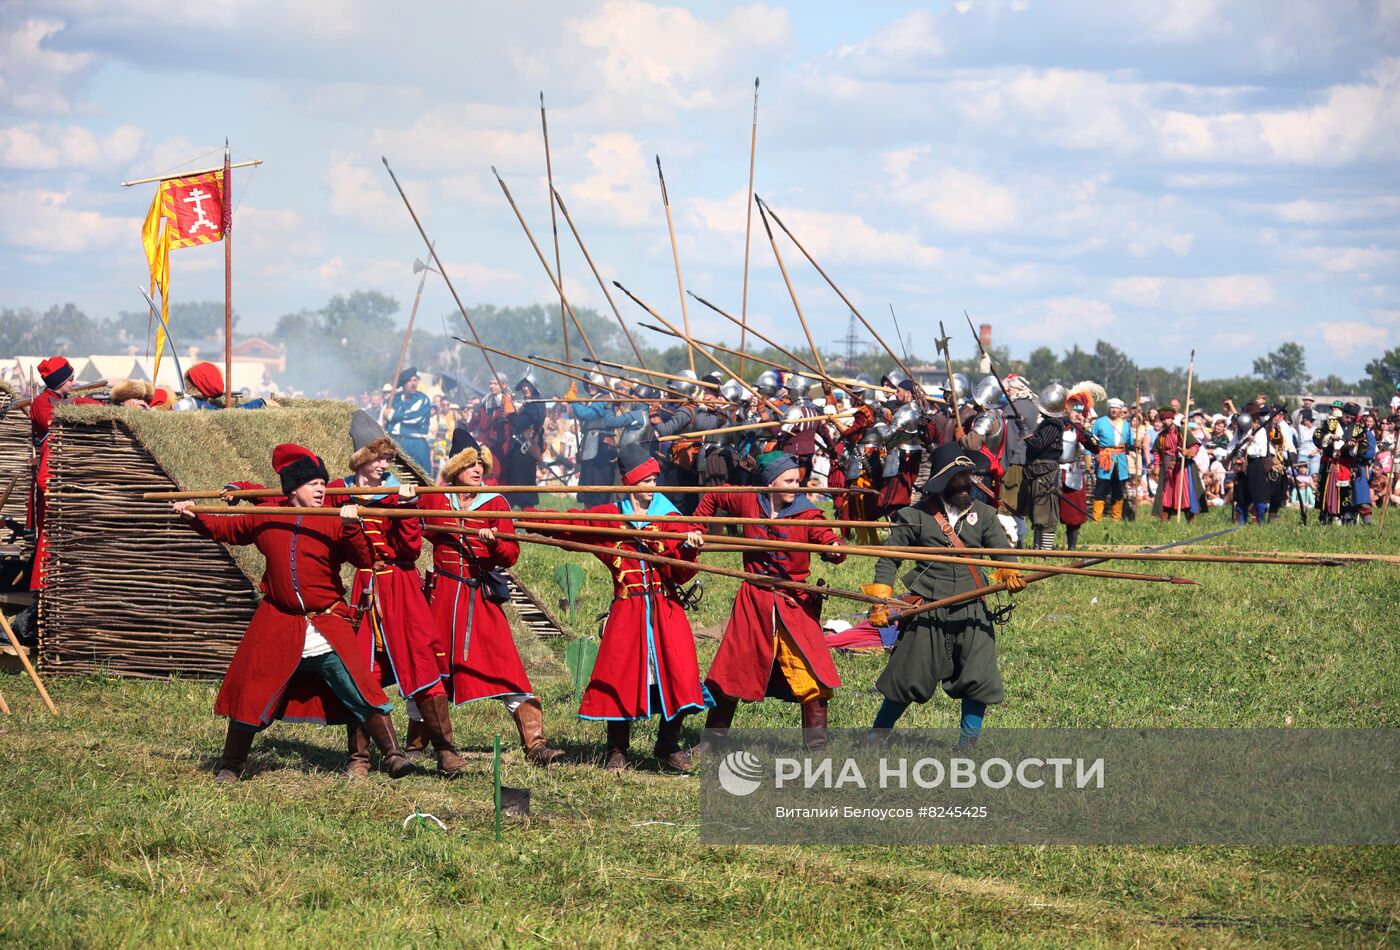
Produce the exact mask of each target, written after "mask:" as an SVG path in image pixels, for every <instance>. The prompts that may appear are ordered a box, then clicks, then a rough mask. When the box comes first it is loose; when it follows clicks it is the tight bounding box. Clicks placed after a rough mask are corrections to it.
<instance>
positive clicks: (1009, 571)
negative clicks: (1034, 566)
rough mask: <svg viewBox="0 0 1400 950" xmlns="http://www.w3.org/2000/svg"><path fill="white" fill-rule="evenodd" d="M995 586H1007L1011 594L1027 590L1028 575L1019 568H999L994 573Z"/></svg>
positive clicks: (993, 581)
mask: <svg viewBox="0 0 1400 950" xmlns="http://www.w3.org/2000/svg"><path fill="white" fill-rule="evenodd" d="M992 583H993V584H1005V585H1006V589H1007V590H1009V591H1011V593H1013V594H1014V593H1016V592H1017V591H1022V590H1025V589H1026V575H1025V573H1024V572H1022V571H1021V570H1020V569H1018V568H1014V567H999V568H997V569H996V570H995V571H992Z"/></svg>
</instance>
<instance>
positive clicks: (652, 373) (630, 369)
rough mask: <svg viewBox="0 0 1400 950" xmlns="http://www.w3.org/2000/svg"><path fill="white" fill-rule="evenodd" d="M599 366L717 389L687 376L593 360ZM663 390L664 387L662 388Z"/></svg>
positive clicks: (715, 384)
mask: <svg viewBox="0 0 1400 950" xmlns="http://www.w3.org/2000/svg"><path fill="white" fill-rule="evenodd" d="M593 362H594V363H597V364H598V365H599V366H606V367H608V368H609V369H625V370H627V371H628V372H631V373H644V374H646V375H647V376H654V377H656V378H657V379H670V380H674V381H676V382H686V383H692V384H694V385H697V386H703V387H704V388H705V389H719V384H718V383H711V382H706V381H705V380H703V379H690V378H689V377H687V376H677V375H676V374H675V373H663V372H662V371H661V370H659V369H643V368H641V367H640V366H628V365H627V364H626V363H614V362H613V361H612V360H593ZM662 388H663V389H664V388H665V387H664V386H663V387H662Z"/></svg>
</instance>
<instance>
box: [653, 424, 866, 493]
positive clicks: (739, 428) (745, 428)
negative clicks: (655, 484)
mask: <svg viewBox="0 0 1400 950" xmlns="http://www.w3.org/2000/svg"><path fill="white" fill-rule="evenodd" d="M855 414H856V411H855V410H854V409H851V410H848V411H846V412H838V413H835V414H833V415H830V416H825V415H823V416H803V417H802V418H801V419H772V420H770V421H768V422H745V423H743V424H742V425H736V426H721V427H719V428H718V429H701V430H700V431H698V432H682V433H680V434H679V435H663V436H662V437H661V438H659V439H657V440H656V441H658V442H678V441H680V440H682V439H697V438H699V437H701V436H705V435H720V434H722V433H725V432H749V431H752V430H753V429H771V428H773V427H774V426H785V425H788V426H790V425H800V424H802V423H804V422H830V421H831V420H832V419H844V418H846V417H848V416H853V415H855ZM668 488H669V486H668ZM728 490H729V489H727V488H726V489H724V491H728Z"/></svg>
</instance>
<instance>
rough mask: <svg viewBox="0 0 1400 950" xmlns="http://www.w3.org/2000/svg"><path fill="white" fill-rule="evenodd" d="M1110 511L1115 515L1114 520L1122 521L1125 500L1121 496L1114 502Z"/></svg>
mask: <svg viewBox="0 0 1400 950" xmlns="http://www.w3.org/2000/svg"><path fill="white" fill-rule="evenodd" d="M1109 511H1110V512H1111V513H1112V517H1113V520H1114V521H1122V520H1123V500H1122V499H1121V498H1120V499H1119V500H1118V501H1115V502H1114V503H1113V507H1112V508H1110V509H1109Z"/></svg>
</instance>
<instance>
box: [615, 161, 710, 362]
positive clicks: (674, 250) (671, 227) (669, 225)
mask: <svg viewBox="0 0 1400 950" xmlns="http://www.w3.org/2000/svg"><path fill="white" fill-rule="evenodd" d="M656 177H657V179H658V180H659V181H660V182H661V205H662V207H664V208H665V209H666V231H667V232H668V233H669V234H670V235H671V257H672V259H673V260H675V262H676V289H677V291H678V292H679V294H680V298H681V323H682V324H683V325H684V326H685V340H686V356H687V357H689V358H690V371H691V372H692V373H694V372H695V346H694V344H692V343H691V342H690V314H689V313H688V312H687V311H686V309H685V280H684V279H682V277H681V252H680V248H679V247H678V246H677V245H676V226H675V224H674V223H673V222H672V221H671V199H670V197H669V196H668V195H667V194H666V176H665V175H664V174H662V172H661V156H660V155H658V156H656ZM628 296H629V297H630V296H631V294H628ZM697 375H698V374H697Z"/></svg>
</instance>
